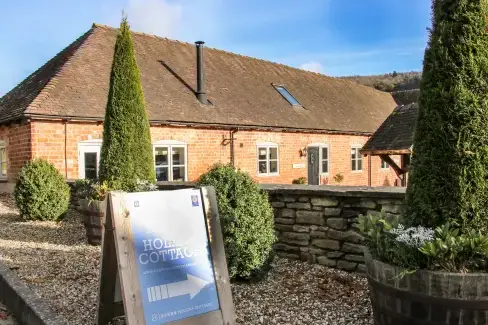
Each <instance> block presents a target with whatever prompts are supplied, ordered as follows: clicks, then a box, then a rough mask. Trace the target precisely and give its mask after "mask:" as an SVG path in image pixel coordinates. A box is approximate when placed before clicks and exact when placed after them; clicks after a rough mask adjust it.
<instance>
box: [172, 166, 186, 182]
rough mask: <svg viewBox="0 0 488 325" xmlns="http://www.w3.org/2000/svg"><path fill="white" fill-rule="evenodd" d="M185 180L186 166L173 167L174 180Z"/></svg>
mask: <svg viewBox="0 0 488 325" xmlns="http://www.w3.org/2000/svg"><path fill="white" fill-rule="evenodd" d="M184 180H185V167H173V181H184Z"/></svg>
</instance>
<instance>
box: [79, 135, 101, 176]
mask: <svg viewBox="0 0 488 325" xmlns="http://www.w3.org/2000/svg"><path fill="white" fill-rule="evenodd" d="M101 148H102V139H94V140H86V141H81V142H78V177H79V178H81V179H84V178H85V153H90V152H92V153H93V152H94V153H96V154H97V176H98V172H99V167H100V150H101Z"/></svg>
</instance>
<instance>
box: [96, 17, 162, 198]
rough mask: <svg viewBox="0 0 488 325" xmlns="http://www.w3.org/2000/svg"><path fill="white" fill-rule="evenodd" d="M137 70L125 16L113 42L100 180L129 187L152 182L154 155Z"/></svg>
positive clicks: (115, 185) (122, 187) (121, 186)
mask: <svg viewBox="0 0 488 325" xmlns="http://www.w3.org/2000/svg"><path fill="white" fill-rule="evenodd" d="M149 129H150V128H149V120H148V117H147V114H146V109H145V104H144V95H143V92H142V86H141V80H140V76H139V69H138V67H137V63H136V58H135V54H134V45H133V42H132V37H131V34H130V28H129V24H128V23H127V18H126V17H124V18H122V22H121V24H120V30H119V33H118V35H117V40H116V42H115V51H114V57H113V63H112V72H111V74H110V88H109V94H108V101H107V108H106V110H105V121H104V128H103V144H102V149H101V159H100V181H102V182H104V181H105V182H107V184H108V185H109V186H110V187H111V188H115V189H123V190H128V189H130V188H131V187H132V186H133V185H134V184H135V183H136V181H137V180H138V179H139V180H148V181H150V182H154V181H155V171H154V157H153V151H152V145H151V136H150V132H149Z"/></svg>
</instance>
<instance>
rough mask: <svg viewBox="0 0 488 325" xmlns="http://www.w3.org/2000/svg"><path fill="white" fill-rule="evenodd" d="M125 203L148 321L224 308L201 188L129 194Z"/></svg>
mask: <svg viewBox="0 0 488 325" xmlns="http://www.w3.org/2000/svg"><path fill="white" fill-rule="evenodd" d="M125 204H126V208H127V209H128V210H129V212H130V216H131V219H130V220H131V227H132V235H133V240H134V246H135V252H136V259H137V272H138V277H139V285H140V288H141V296H142V301H143V304H142V305H143V308H144V317H145V319H146V324H148V325H149V324H150V325H159V324H166V323H169V322H174V321H177V320H181V319H184V318H188V317H192V316H196V315H200V314H203V313H208V312H211V311H214V310H217V309H219V301H218V294H217V288H216V286H215V276H214V271H213V266H212V259H211V256H210V249H209V240H208V236H207V228H206V224H205V215H204V212H203V207H202V196H201V193H200V191H199V190H195V189H185V190H178V191H165V192H145V193H129V194H127V195H126V202H125Z"/></svg>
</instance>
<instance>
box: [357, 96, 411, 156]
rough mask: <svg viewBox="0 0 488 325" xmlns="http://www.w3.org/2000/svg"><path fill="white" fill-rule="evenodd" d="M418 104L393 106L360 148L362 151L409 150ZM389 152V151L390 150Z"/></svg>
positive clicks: (405, 151)
mask: <svg viewBox="0 0 488 325" xmlns="http://www.w3.org/2000/svg"><path fill="white" fill-rule="evenodd" d="M417 111H418V104H417V103H412V104H408V105H401V106H398V107H397V108H395V110H394V111H393V113H391V114H390V116H388V118H387V119H386V120H385V121H384V122H383V124H381V126H380V127H379V128H378V130H376V132H375V133H374V134H373V135H372V136H371V137H370V138H369V140H368V142H366V144H365V145H364V147H363V149H362V150H361V152H362V153H364V154H366V153H377V154H379V153H385V152H388V151H398V152H399V153H401V152H403V153H407V152H410V151H411V147H412V144H413V133H414V130H415V123H416V119H417ZM390 154H391V152H390Z"/></svg>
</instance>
